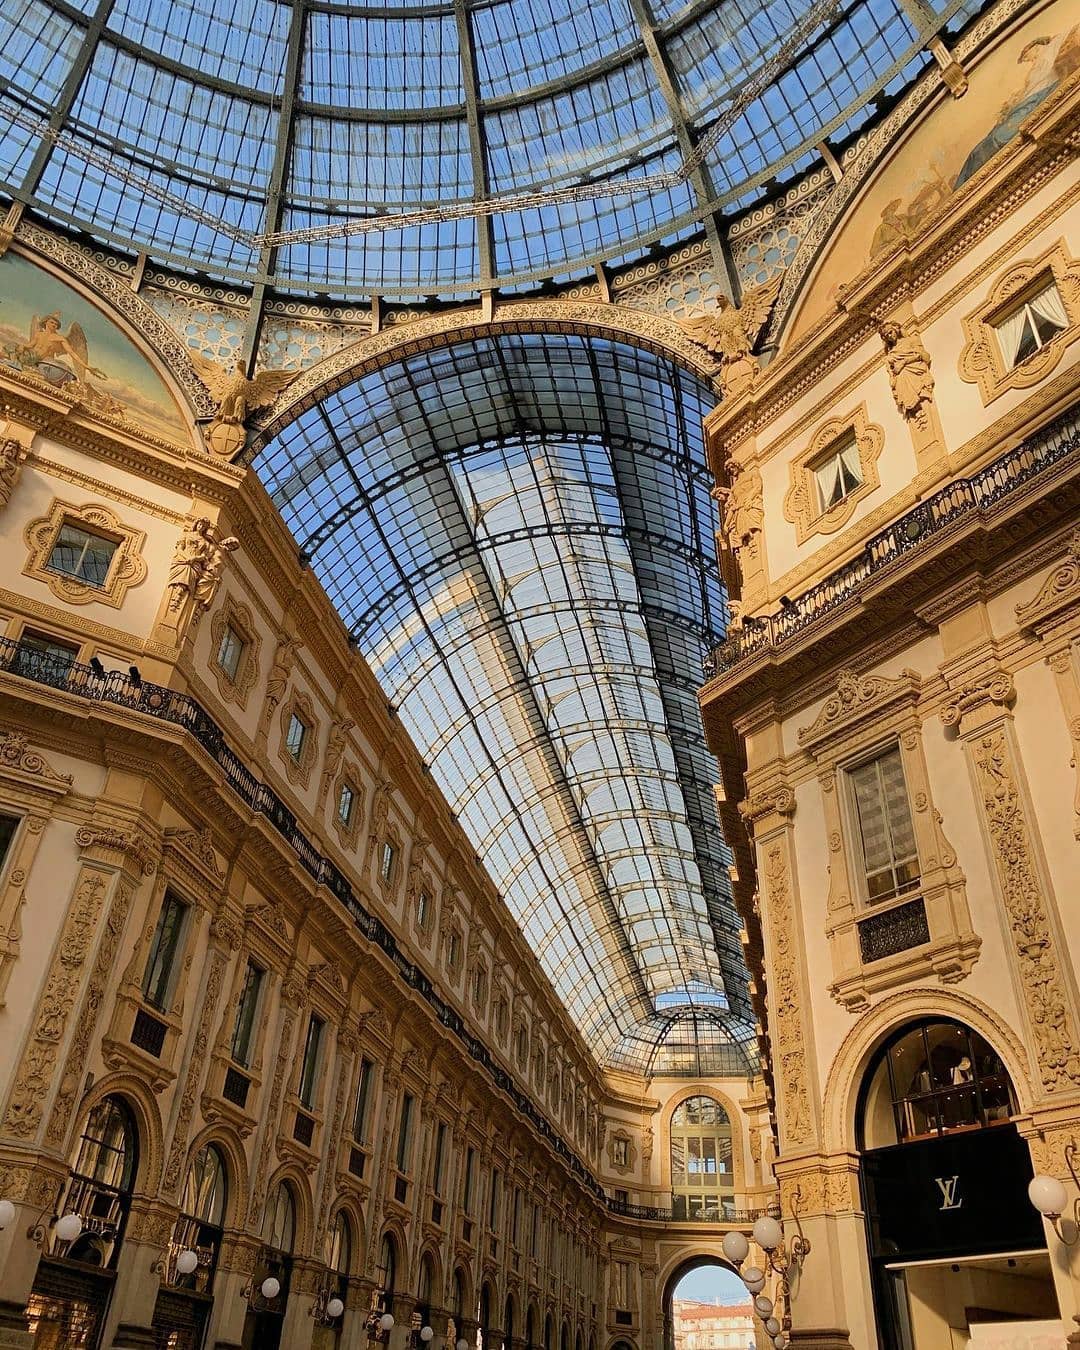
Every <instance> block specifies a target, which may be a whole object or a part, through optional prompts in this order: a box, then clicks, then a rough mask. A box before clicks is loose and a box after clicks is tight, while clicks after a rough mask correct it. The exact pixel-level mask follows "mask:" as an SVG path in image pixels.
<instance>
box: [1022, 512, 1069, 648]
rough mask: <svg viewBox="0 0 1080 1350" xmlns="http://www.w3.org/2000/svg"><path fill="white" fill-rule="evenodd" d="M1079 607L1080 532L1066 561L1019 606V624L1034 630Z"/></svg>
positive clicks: (1067, 553)
mask: <svg viewBox="0 0 1080 1350" xmlns="http://www.w3.org/2000/svg"><path fill="white" fill-rule="evenodd" d="M1077 604H1080V529H1077V530H1074V531H1073V533H1072V536H1071V537H1070V539H1069V543H1068V547H1067V551H1066V554H1065V561H1064V562H1063V563H1061V564H1060V565H1059V566H1058V567H1055V568H1054V569H1053V570H1052V571H1051V573H1050V575H1049V576H1048V577H1047V578H1046V580H1045V581H1044V582H1043V584H1042V585H1041V586H1040V587H1039V590H1038V592H1037V593H1036V594H1035V595H1034V596H1033V597H1032V598H1031V599H1030V600H1025V601H1023V602H1021V603H1020V604H1018V605H1017V606H1016V621H1017V623H1018V624H1019V625H1020V627H1021V628H1024V629H1031V628H1034V627H1035V625H1036V624H1038V623H1040V622H1042V621H1044V620H1046V619H1049V618H1050V616H1051V615H1053V614H1057V613H1058V612H1059V611H1060V610H1062V609H1067V608H1072V606H1074V605H1077Z"/></svg>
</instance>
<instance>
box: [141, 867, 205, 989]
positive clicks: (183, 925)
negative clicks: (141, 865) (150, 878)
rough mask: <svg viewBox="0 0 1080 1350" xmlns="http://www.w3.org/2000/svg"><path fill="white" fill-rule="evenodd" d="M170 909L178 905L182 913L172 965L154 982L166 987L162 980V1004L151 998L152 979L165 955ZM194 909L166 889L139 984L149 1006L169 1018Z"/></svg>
mask: <svg viewBox="0 0 1080 1350" xmlns="http://www.w3.org/2000/svg"><path fill="white" fill-rule="evenodd" d="M170 906H175V908H176V910H177V911H179V919H178V922H177V924H176V926H175V928H174V930H173V936H172V948H171V952H170V954H169V962H168V965H167V966H166V967H163V968H162V970H161V974H160V975H159V976H158V978H157V980H155V981H153V983H154V984H155V985H156V986H157V987H158V988H159V989H161V988H162V978H163V981H164V984H163V991H162V992H161V993H160V999H161V1001H160V1002H158V999H157V997H155V996H153V995H151V992H150V986H151V983H152V980H151V977H152V975H153V972H154V968H155V966H157V964H158V959H159V957H160V955H161V937H162V932H163V928H164V923H165V916H166V913H167V912H168V911H169V909H170ZM193 908H194V907H193V906H192V904H191V902H190V901H189V900H185V899H184V897H183V896H182V895H180V894H179V893H178V892H177V891H175V890H174V889H173V888H172V887H171V886H167V887H166V888H165V893H164V895H163V896H162V897H161V905H160V907H159V909H158V917H157V921H156V922H155V924H154V931H153V934H152V935H151V938H150V947H149V950H148V951H147V953H146V964H145V966H144V967H143V977H142V980H141V981H140V984H139V991H140V994H141V996H142V1000H143V1002H144V1003H145V1004H147V1006H148V1007H151V1008H153V1009H154V1010H155V1011H156V1012H159V1013H163V1014H165V1015H168V1013H169V1011H170V1008H169V1005H170V1004H171V1003H172V999H173V995H174V994H175V992H176V980H177V975H178V972H179V967H180V966H181V965H182V964H183V951H184V947H185V946H186V944H187V935H188V929H189V926H190V922H191V914H192V910H193Z"/></svg>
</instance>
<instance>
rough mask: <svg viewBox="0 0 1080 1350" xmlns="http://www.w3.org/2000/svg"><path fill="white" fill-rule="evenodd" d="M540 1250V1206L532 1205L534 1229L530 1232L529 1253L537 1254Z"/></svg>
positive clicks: (531, 1254)
mask: <svg viewBox="0 0 1080 1350" xmlns="http://www.w3.org/2000/svg"><path fill="white" fill-rule="evenodd" d="M539 1252H540V1206H539V1205H533V1207H532V1230H531V1232H530V1233H529V1255H530V1256H537V1255H538V1254H539Z"/></svg>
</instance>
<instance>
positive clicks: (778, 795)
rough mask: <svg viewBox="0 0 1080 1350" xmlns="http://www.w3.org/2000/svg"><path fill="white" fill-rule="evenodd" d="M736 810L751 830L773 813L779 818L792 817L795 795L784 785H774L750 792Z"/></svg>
mask: <svg viewBox="0 0 1080 1350" xmlns="http://www.w3.org/2000/svg"><path fill="white" fill-rule="evenodd" d="M738 809H739V815H740V817H741V818H742V820H743V822H744V823H745V824H746V825H747V826H749V827H751V828H752V827H753V826H754V825H755V824H756V823H757V822H758V821H759V820H762V819H763V818H764V817H765V816H768V815H771V814H772V813H773V812H775V813H776V814H777V815H780V816H791V815H794V814H795V793H794V792H792V790H791V788H789V787H788V786H787V785H786V784H774V785H772V786H770V787H767V788H762V789H761V790H760V791H757V792H752V793H751V794H750V796H749V797H747V798H746V800H745V801H741V802H740V803H739V808H738Z"/></svg>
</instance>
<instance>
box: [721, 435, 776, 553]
mask: <svg viewBox="0 0 1080 1350" xmlns="http://www.w3.org/2000/svg"><path fill="white" fill-rule="evenodd" d="M724 467H725V468H726V470H727V478H728V485H727V487H723V486H721V487H719V488H718V489H717V496H718V498H719V501H720V511H721V516H722V520H723V528H724V534H725V535H726V536H727V541H728V545H729V547H730V548H731V550H732V552H734V553H735V554H738V553H739V551H740V550H741V549H749V550H751V551H752V550H753V548H754V546H755V543H756V540H757V536H758V535H759V534H760V533H761V529H762V526H763V525H764V524H765V500H764V495H763V492H762V486H761V474H760V473H759V472H758V470H757V469H756V468H751V469H748V468H746V467H745V466H744V465H742V464H740V463H739V461H738V460H737V459H729V460H728V461H727V463H726V464H725V466H724Z"/></svg>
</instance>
